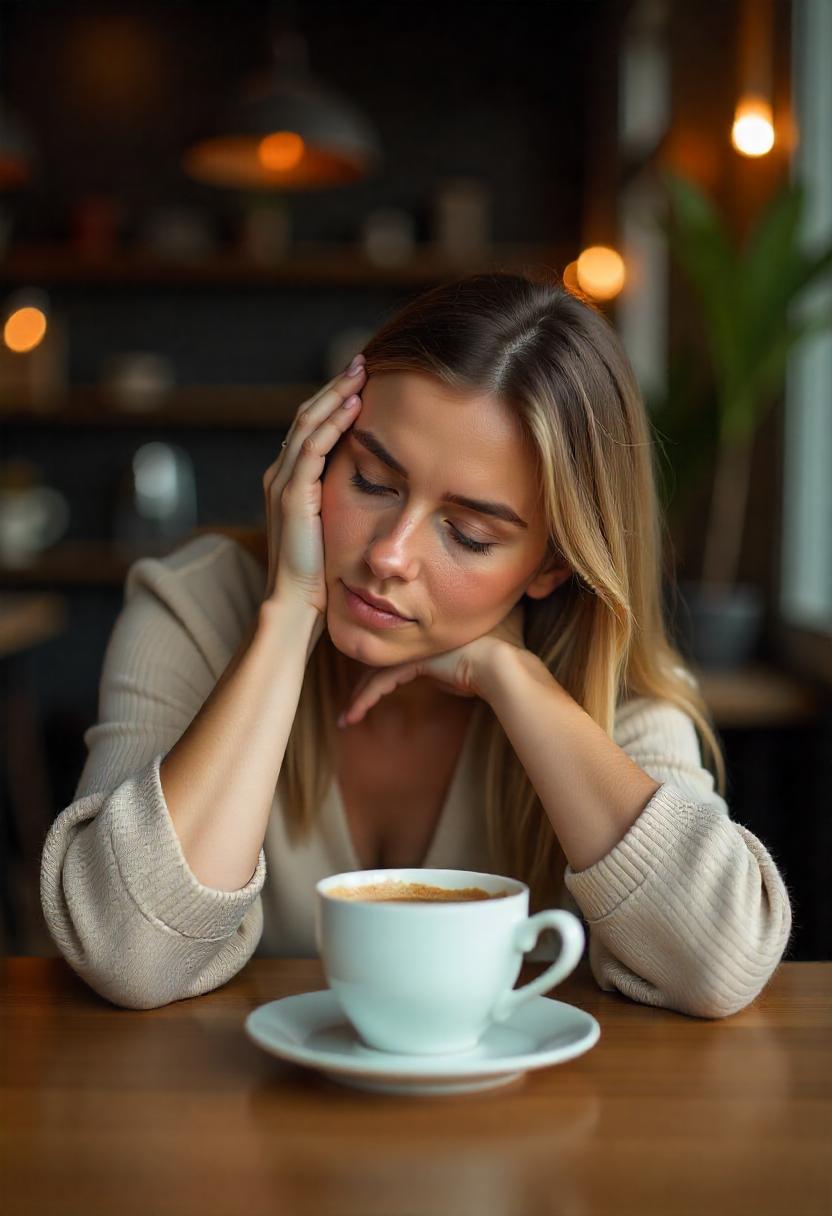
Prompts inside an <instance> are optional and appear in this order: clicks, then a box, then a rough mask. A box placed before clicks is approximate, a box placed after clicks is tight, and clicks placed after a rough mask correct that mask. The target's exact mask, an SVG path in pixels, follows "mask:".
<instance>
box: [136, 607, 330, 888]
mask: <svg viewBox="0 0 832 1216" xmlns="http://www.w3.org/2000/svg"><path fill="white" fill-rule="evenodd" d="M316 619H317V614H316V613H315V612H314V610H311V611H310V610H309V609H305V608H302V607H300V606H295V605H294V604H292V605H286V604H283V603H280V602H278V601H269V602H268V603H265V604H264V605H262V606H261V608H260V611H259V613H258V615H257V617H256V618H255V620H254V622H253V623H252V626H251V628H250V629H249V631H248V633H247V635H246V637H245V638H244V639H243V641H242V642H241V644H240V646H239V647H238V649H237V651H236V652H235V654H234V655H233V657H232V658H231V660H230V662H229V664H228V666H227V667H226V669H225V671H224V672H223V674H222V676H221V677H220V679H219V680H218V681H217V684H216V685H215V687H214V689H213V690H212V692H211V694H210V695H209V696H208V698H207V699H206V701H205V702H204V704H203V705H202V707H201V709H200V710H199V712H198V713H197V715H196V717H195V718H194V720H193V721H192V722H191V724H190V726H189V727H188V729H187V730H186V731H185V733H184V734H183V735H182V737H181V738H180V739H179V741H178V742H177V743H176V744H175V746H174V747H173V748H171V750H170V752H169V753H168V754H167V756H166V757H165V759H164V760H163V761H162V764H161V765H160V768H159V776H160V780H161V783H162V789H163V792H164V795H165V801H166V803H167V807H168V811H169V813H170V817H171V819H172V821H173V824H174V827H175V828H176V833H177V835H178V837H179V840H180V842H181V844H182V849H183V852H184V854H185V858H186V860H187V862H188V865H189V866H190V868H191V870H192V871H193V873H194V874H195V875H196V877H197V878H198V879H199V880H200V882H202V883H204V884H205V885H206V886H209V887H214V888H215V889H217V890H221V891H236V890H239V889H240V888H241V887H243V886H245V884H246V883H247V882H248V881H249V879H250V878H251V876H252V874H253V872H254V870H255V868H256V866H257V859H258V856H259V854H260V849H261V848H262V847H263V840H264V838H265V834H266V825H267V823H268V817H269V812H270V810H271V805H272V800H273V798H274V791H275V786H276V785H277V779H278V776H279V774H280V768H281V765H282V763H283V757H284V755H285V752H286V744H287V742H288V739H289V733H290V731H291V728H292V723H293V722H294V718H295V713H296V711H297V705H298V700H299V698H300V690H301V687H302V685H303V677H304V671H305V668H306V660H307V654H308V646H309V642H310V638H311V637H312V634H313V630H314V628H315V624H316Z"/></svg>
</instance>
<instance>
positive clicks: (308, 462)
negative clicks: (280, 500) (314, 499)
mask: <svg viewBox="0 0 832 1216" xmlns="http://www.w3.org/2000/svg"><path fill="white" fill-rule="evenodd" d="M360 409H361V398H360V397H359V396H358V395H357V394H353V395H352V396H350V397H348V398H347V399H346V401H342V402H341V404H340V405H339V407H338V408H337V409H335V410H333V411H332V413H331V414H330V415H329V416H328V417H325V418H324V420H323V422H321V423H320V425H319V426H317V427H316V428H315V430H314V431H313V432H312V433H311V434H310V435H307V436H306V438H305V439H304V440H303V441H302V442H301V444H300V447H299V448H298V452H297V457H296V459H295V465H294V468H293V469H292V471H291V474H290V475H289V477H288V478H287V480H286V484H288V482H289V481H292V480H293V478H296V477H298V476H299V477H300V480H301V481H302V482H306V481H309V482H313V481H317V480H318V478H319V477H320V476H321V473H322V472H323V468H324V463H325V461H326V456H327V453H328V452H329V451H330V450H331V449H332V448H333V447H334V446H335V444H336V443H337V442H338V440H339V439H340V438H341V436H342V435H343V434H344V432H345V431H346V430H348V429H349V427H350V426H352V424H353V422H354V421H355V419H356V417H357V416H358V413H359V411H360Z"/></svg>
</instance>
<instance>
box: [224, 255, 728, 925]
mask: <svg viewBox="0 0 832 1216" xmlns="http://www.w3.org/2000/svg"><path fill="white" fill-rule="evenodd" d="M364 355H365V357H366V363H367V372H368V375H369V377H372V376H373V375H374V374H377V373H380V372H417V373H421V374H427V375H430V376H432V377H435V378H436V379H437V380H438V381H440V382H441V383H443V384H445V385H447V386H448V387H449V388H450V389H452V390H453V391H454V392H455V393H458V394H469V393H470V394H481V393H487V394H489V395H492V396H494V397H496V398H498V399H499V400H500V401H501V402H504V403H506V404H507V405H508V407H509V408H510V409H511V410H513V411H514V412H515V413H516V415H517V417H518V419H519V420H520V423H521V426H522V428H523V433H524V435H525V436H527V437H528V439H529V441H530V448H531V450H532V452H533V453H534V454H535V458H536V466H537V478H538V482H539V487H540V505H541V509H542V511H543V512H544V517H545V518H546V520H547V522H548V527H549V535H550V551H551V554H552V555H553V556H562V557H563V558H565V560H566V562H567V563H568V565H569V567H570V569H571V570H572V572H573V573H572V574H571V576H570V577H569V578H568V579H567V581H566V582H565V583H563V584H561V585H560V586H559V587H558V588H556V589H555V590H554V591H553V592H552V593H551V594H550V595H548V596H546V597H545V598H544V599H530V598H528V597H527V598H526V600H525V610H526V628H525V643H526V646H527V647H528V649H529V650H531V651H533V652H534V653H535V654H536V655H538V656H539V658H540V659H541V660H542V661H543V663H544V664H545V665H546V667H547V668H548V670H549V671H550V672H551V674H552V675H553V676H554V678H555V679H556V680H557V681H558V683H559V684H560V685H562V687H563V688H565V689H566V691H567V692H568V693H570V695H571V696H572V697H573V698H574V700H575V701H576V702H577V703H578V704H579V705H580V706H582V707H583V709H584V710H585V711H586V712H587V714H589V716H590V717H591V718H592V719H593V720H594V721H595V722H597V723H598V724H599V725H600V726H601V727H602V728H603V729H604V730H605V731H606V732H607V733H608V734H609V735H610V736H611V735H612V731H613V723H614V717H615V712H616V707H617V706H618V705H619V704H621V703H623V702H624V701H627V700H629V699H631V698H634V697H639V696H641V697H648V698H659V699H661V700H663V701H665V702H669V703H671V704H672V705H674V706H677V707H678V708H679V709H681V710H682V711H683V712H684V713H686V714H688V715H689V716H690V718H691V719H692V721H693V723H694V726H695V727H696V730H697V732H698V735H699V738H700V741H701V743H702V744H703V745H704V749H705V750H706V752H707V758H708V763H709V764H710V766H711V767H712V768H714V769H715V775H716V778H717V788H718V789H719V790H720V792H723V791H724V786H725V767H724V762H723V758H722V754H721V750H720V746H719V743H718V740H717V737H716V734H715V732H714V729H713V727H712V724H711V721H710V716H709V713H708V710H707V707H706V705H705V702H704V700H703V699H702V697H701V695H700V694H699V692H698V690H697V687H696V684H695V681H694V680H693V678H692V676H691V675H690V674H689V673H688V672H686V670H685V666H684V663H683V661H682V659H681V657H680V655H679V653H678V652H677V651H676V649H675V648H674V647H673V645H672V644H671V642H670V640H669V638H668V633H667V628H666V624H665V618H664V610H663V604H662V560H661V559H662V523H661V518H660V511H659V505H658V499H657V494H656V474H657V468H656V459H657V451H656V447H655V444H654V443H653V441H652V437H651V428H650V423H649V420H648V417H647V412H646V410H645V407H644V402H643V399H642V396H641V393H640V391H639V388H638V385H637V383H636V380H635V376H634V374H633V371H632V368H631V366H630V363H629V361H628V359H627V356H626V354H625V353H624V350H623V348H622V346H621V343H620V341H619V339H618V337H617V336H616V334H615V332H614V330H613V328H612V326H611V325H610V324H609V322H608V321H607V320H606V318H605V317H604V316H603V315H602V314H601V313H600V312H599V311H597V310H596V309H595V308H593V307H592V306H590V305H589V304H588V303H585V302H583V301H582V300H580V299H578V298H577V297H576V296H574V295H573V294H572V293H570V292H569V291H567V290H566V289H564V288H563V287H562V286H561V285H559V284H557V283H553V282H551V281H546V280H543V279H535V278H532V277H529V276H522V275H517V274H507V273H496V272H495V273H491V274H478V275H471V276H468V277H466V278H463V279H461V280H458V281H457V282H453V283H449V284H443V285H441V286H439V287H436V288H434V289H432V290H430V291H427V292H425V293H423V294H422V295H420V296H419V297H418V298H417V299H415V300H413V301H412V302H411V303H409V304H408V305H406V306H405V307H404V308H403V309H401V310H400V311H399V312H398V313H397V314H396V315H395V316H393V317H392V318H391V319H390V320H389V321H388V322H387V323H386V324H385V325H384V326H383V327H382V328H381V329H380V330H379V331H378V332H377V333H376V334H375V335H374V336H373V338H372V339H371V340H370V341H369V342H368V343H367V344H366V345H365V347H364ZM211 530H212V531H216V530H217V529H211ZM226 531H227V533H228V534H229V535H233V536H234V537H235V539H237V540H238V541H239V542H240V543H242V544H244V545H245V546H246V547H247V548H249V550H250V551H251V552H253V553H255V554H256V555H257V556H258V557H259V559H260V560H261V562H263V564H264V565H265V564H266V547H265V534H264V533H259V534H258V533H256V532H255V533H245V532H243V531H241V530H240V529H226ZM341 660H342V656H340V654H339V652H338V651H337V650H336V649H335V647H334V645H333V643H332V641H331V639H330V637H329V634H328V632H327V631H326V630H324V632H323V634H322V635H321V638H320V640H319V641H318V643H317V645H316V647H315V650H314V652H313V654H312V655H311V657H310V660H309V663H308V665H307V669H306V674H305V677H304V681H303V687H302V690H301V695H300V700H299V703H298V708H297V713H296V715H295V720H294V724H293V727H292V731H291V734H290V736H289V741H288V745H287V749H286V755H285V759H284V763H283V767H282V769H281V774H280V782H279V786H280V788H281V789H282V793H283V795H284V806H285V808H286V812H285V813H286V816H287V821H288V829H289V833H290V838H292V839H295V840H302V839H304V838H305V837H307V836H308V835H309V833H310V832H311V831H312V830H313V828H314V825H315V820H316V816H317V812H318V810H319V808H320V805H321V803H322V801H323V800H324V798H325V796H326V794H327V791H328V789H329V785H330V782H331V780H332V776H333V763H332V758H333V757H334V755H335V746H336V738H335V736H336V732H337V727H336V726H335V719H336V718H337V716H338V714H339V713H340V711H341V709H342V708H343V707H344V705H345V704H346V703H347V701H346V698H347V696H348V693H349V688H348V687H347V686H346V684H345V677H346V667H345V664H344V663H343V662H342V661H341ZM475 719H476V721H474V722H473V723H472V729H477V730H482V731H483V732H484V739H483V744H484V749H485V750H484V756H485V780H484V798H485V817H486V834H487V842H488V848H489V851H490V856H491V866H492V868H493V869H494V871H495V872H497V873H501V874H506V875H510V876H513V877H517V878H521V879H522V880H523V881H524V882H526V883H528V885H529V888H530V891H531V904H532V906H533V907H534V908H540V907H545V906H551V903H552V901H553V900H558V899H559V898H560V895H561V891H562V880H563V870H564V866H565V858H564V855H563V852H562V850H561V848H560V845H559V842H558V840H557V838H556V836H555V834H554V832H553V831H552V827H551V824H550V823H549V820H548V818H547V816H546V814H545V811H544V809H543V807H542V805H541V803H540V800H539V799H538V797H537V794H536V793H535V790H534V788H533V786H532V785H531V783H530V781H529V779H528V777H527V775H526V772H525V770H524V768H523V766H522V764H521V763H520V761H519V760H518V758H517V755H516V753H515V752H514V749H513V748H512V746H511V744H510V742H509V740H508V738H507V737H506V735H505V733H504V731H503V729H502V727H501V726H500V723H499V720H498V719H497V717H496V715H495V714H494V713H493V711H492V710H491V708H490V706H488V705H487V704H486V703H485V702H478V704H477V706H476V708H475Z"/></svg>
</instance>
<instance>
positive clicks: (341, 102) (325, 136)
mask: <svg viewBox="0 0 832 1216" xmlns="http://www.w3.org/2000/svg"><path fill="white" fill-rule="evenodd" d="M272 47H273V53H274V71H273V75H272V77H271V78H270V79H269V80H268V81H267V82H266V83H265V84H263V83H260V84H258V85H255V86H253V87H251V88H250V89H249V90H248V92H247V94H246V95H245V96H244V97H243V98H242V100H241V101H240V102H239V103H238V104H237V105H236V106H235V107H234V108H233V109H232V111H231V112H230V113H229V114H228V116H227V117H226V119H225V120H224V122H223V123H222V124H221V126H220V129H219V130H218V131H217V132H216V133H215V134H214V135H212V136H210V137H209V138H206V139H201V140H199V141H197V142H196V143H195V144H193V145H192V146H191V147H190V148H188V149H187V151H186V152H185V154H184V157H183V161H182V163H183V167H184V169H185V172H186V173H187V174H188V175H189V176H190V177H192V178H194V179H196V180H197V181H200V182H206V183H208V184H209V185H212V186H222V187H231V188H235V189H243V190H274V191H280V192H284V191H298V190H326V189H330V188H333V187H336V186H342V185H347V184H349V183H350V182H354V181H358V180H360V179H361V178H363V177H366V176H367V174H368V173H370V172H372V171H373V169H374V168H375V166H376V164H377V162H378V161H379V160H380V157H381V144H380V140H379V138H378V135H377V133H376V131H375V129H374V128H373V126H372V125H371V123H370V122H369V121H368V120H367V119H366V118H364V117H363V115H361V114H360V113H359V112H358V110H356V108H355V107H354V106H353V105H352V103H351V102H350V101H348V100H347V98H346V97H344V96H343V95H342V94H340V93H338V92H336V91H335V90H333V89H331V88H328V87H326V86H324V85H323V84H322V83H321V82H320V81H319V80H317V79H316V78H315V77H314V76H312V75H311V74H310V72H309V70H308V52H307V44H306V39H305V38H304V37H303V36H302V35H301V34H299V33H297V32H296V31H288V32H285V33H282V34H280V35H279V36H277V37H276V38H275V39H274V41H273V43H272Z"/></svg>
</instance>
